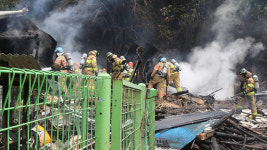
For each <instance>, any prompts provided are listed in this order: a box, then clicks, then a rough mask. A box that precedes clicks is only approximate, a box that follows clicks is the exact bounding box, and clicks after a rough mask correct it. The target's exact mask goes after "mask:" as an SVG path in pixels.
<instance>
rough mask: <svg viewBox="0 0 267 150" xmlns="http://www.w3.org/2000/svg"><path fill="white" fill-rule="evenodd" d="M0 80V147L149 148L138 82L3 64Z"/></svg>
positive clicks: (148, 107)
mask: <svg viewBox="0 0 267 150" xmlns="http://www.w3.org/2000/svg"><path fill="white" fill-rule="evenodd" d="M0 80H1V86H0V113H1V116H2V117H1V118H0V119H1V123H0V124H1V125H0V149H36V150H37V149H64V150H65V149H116V150H117V149H129V150H131V149H152V147H153V149H154V132H153V124H154V121H155V120H154V118H155V116H154V113H153V112H154V110H153V109H154V107H153V105H154V97H155V96H156V95H157V93H156V90H154V91H153V90H152V91H146V87H145V85H144V84H140V85H135V84H133V83H130V82H127V81H120V80H115V81H114V82H113V85H112V92H111V77H110V76H109V75H107V74H100V75H99V76H98V77H93V76H86V75H79V74H67V73H60V72H52V71H40V70H28V69H16V68H4V67H0ZM111 99H112V100H111ZM111 106H112V107H111ZM151 132H152V133H151ZM110 137H111V138H110Z"/></svg>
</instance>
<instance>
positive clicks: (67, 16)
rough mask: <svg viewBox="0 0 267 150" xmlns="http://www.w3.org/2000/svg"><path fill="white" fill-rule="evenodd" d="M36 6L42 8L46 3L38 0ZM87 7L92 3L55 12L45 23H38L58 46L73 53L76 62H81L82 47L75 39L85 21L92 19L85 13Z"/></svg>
mask: <svg viewBox="0 0 267 150" xmlns="http://www.w3.org/2000/svg"><path fill="white" fill-rule="evenodd" d="M35 4H36V5H37V6H40V5H45V4H46V3H43V1H42V0H38V1H36V3H35ZM86 5H90V2H89V1H86V2H85V3H79V4H78V5H75V6H73V7H68V8H66V9H64V10H57V11H53V12H51V13H50V15H49V16H48V17H46V18H45V19H44V21H43V22H41V23H38V22H36V23H37V24H38V25H39V27H40V28H41V29H42V30H44V31H45V32H47V33H48V34H50V35H51V36H52V37H53V38H55V39H56V41H57V42H58V43H57V46H60V47H62V48H63V50H64V51H65V52H69V53H71V56H72V59H73V61H74V62H80V58H81V56H82V53H81V52H80V50H81V46H80V44H79V43H77V41H76V40H75V38H76V37H77V36H79V33H80V32H81V30H82V23H83V20H85V19H86V18H91V16H90V13H83V12H85V10H84V9H85V8H86V7H85V6H86ZM88 51H89V50H88Z"/></svg>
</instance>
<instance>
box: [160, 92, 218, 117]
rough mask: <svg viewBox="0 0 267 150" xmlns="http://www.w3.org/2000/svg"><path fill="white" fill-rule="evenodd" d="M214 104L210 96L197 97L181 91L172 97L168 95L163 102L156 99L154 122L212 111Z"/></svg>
mask: <svg viewBox="0 0 267 150" xmlns="http://www.w3.org/2000/svg"><path fill="white" fill-rule="evenodd" d="M185 93H187V94H185ZM214 102H215V99H214V95H212V94H210V95H207V96H199V95H194V94H191V93H188V91H182V92H178V93H174V94H172V95H170V94H168V95H167V96H166V97H164V100H163V101H161V100H159V99H156V102H155V103H156V109H155V112H156V120H158V119H161V118H164V117H166V116H171V115H182V114H191V113H195V112H210V111H214V110H215V109H214V108H213V104H214Z"/></svg>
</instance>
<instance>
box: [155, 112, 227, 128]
mask: <svg viewBox="0 0 267 150" xmlns="http://www.w3.org/2000/svg"><path fill="white" fill-rule="evenodd" d="M225 114H226V113H225V112H223V111H213V112H206V113H195V114H184V115H179V116H170V117H166V118H164V119H161V120H159V121H156V122H155V130H156V131H159V130H163V129H170V128H174V127H179V126H183V125H188V124H194V123H198V122H203V121H207V120H210V119H218V118H221V117H222V116H224V115H225Z"/></svg>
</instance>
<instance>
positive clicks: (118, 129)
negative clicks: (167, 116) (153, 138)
mask: <svg viewBox="0 0 267 150" xmlns="http://www.w3.org/2000/svg"><path fill="white" fill-rule="evenodd" d="M156 94H157V93H156ZM146 109H147V106H146V88H145V84H139V85H136V84H133V83H130V82H128V81H120V80H114V81H113V94H112V117H111V120H112V127H111V149H112V150H126V149H129V150H143V149H148V147H149V146H148V145H147V144H148V137H147V136H146V134H145V132H144V131H145V130H146V128H147V126H146V122H145V121H146ZM150 115H152V114H150ZM154 117H155V116H154ZM149 135H150V134H149Z"/></svg>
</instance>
